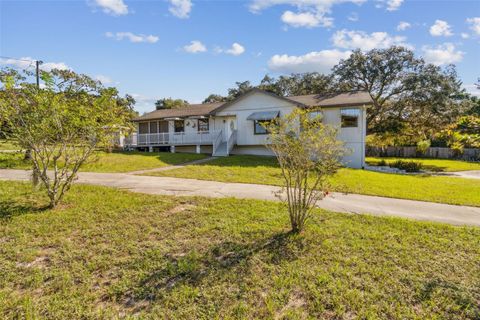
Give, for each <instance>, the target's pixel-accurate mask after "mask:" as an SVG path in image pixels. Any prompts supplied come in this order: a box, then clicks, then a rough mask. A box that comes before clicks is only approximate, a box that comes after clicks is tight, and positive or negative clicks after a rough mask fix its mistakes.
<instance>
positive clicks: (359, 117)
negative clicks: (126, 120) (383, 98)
mask: <svg viewBox="0 0 480 320" xmlns="http://www.w3.org/2000/svg"><path fill="white" fill-rule="evenodd" d="M371 103H372V99H371V97H370V95H369V94H368V93H367V92H363V91H355V92H347V93H339V94H329V95H314V94H313V95H303V96H291V97H280V96H277V95H275V94H273V93H270V92H267V91H263V90H260V89H252V90H250V91H248V92H247V93H245V94H243V95H242V96H240V97H238V98H237V99H235V100H233V101H229V102H219V103H208V104H192V105H188V106H186V107H183V108H179V109H162V110H156V111H152V112H150V113H146V114H144V115H142V116H140V117H137V118H135V119H134V120H133V121H134V122H135V123H136V124H137V133H136V134H134V135H133V136H131V137H129V138H128V139H127V141H126V144H127V145H128V146H129V148H133V149H137V150H146V151H147V150H148V151H154V150H160V151H162V150H164V151H170V152H192V153H193V152H196V153H210V154H212V155H214V156H228V155H230V154H252V155H272V153H271V151H270V150H269V149H268V148H266V147H265V143H266V141H267V136H268V133H267V132H266V130H265V129H264V127H263V126H262V122H264V121H270V120H272V119H274V118H276V117H282V116H284V115H286V114H288V113H290V112H291V111H292V110H294V109H295V108H305V109H312V110H320V111H321V113H322V115H323V118H322V119H323V120H322V121H324V123H327V124H333V125H338V127H340V130H339V136H338V138H339V139H340V140H343V141H344V142H345V145H346V147H347V148H349V149H350V150H351V152H349V154H348V155H347V156H346V157H345V158H344V163H345V165H347V166H349V167H354V168H361V167H363V166H364V163H365V132H366V121H365V120H366V107H367V106H368V105H370V104H371Z"/></svg>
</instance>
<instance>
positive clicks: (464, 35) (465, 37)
mask: <svg viewBox="0 0 480 320" xmlns="http://www.w3.org/2000/svg"><path fill="white" fill-rule="evenodd" d="M460 36H461V37H462V39H468V38H470V35H469V34H468V33H465V32H462V33H461V34H460Z"/></svg>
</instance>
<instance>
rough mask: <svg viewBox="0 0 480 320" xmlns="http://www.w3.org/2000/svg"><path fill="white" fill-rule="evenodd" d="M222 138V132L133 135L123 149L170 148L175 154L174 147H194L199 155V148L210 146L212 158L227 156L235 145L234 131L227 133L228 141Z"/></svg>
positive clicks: (150, 150)
mask: <svg viewBox="0 0 480 320" xmlns="http://www.w3.org/2000/svg"><path fill="white" fill-rule="evenodd" d="M224 136H225V135H224V132H223V130H217V131H198V132H188V133H186V132H175V133H169V132H163V133H145V134H138V133H133V134H132V135H130V136H128V137H126V138H125V140H124V141H125V147H126V148H128V149H141V148H148V151H149V152H153V149H154V148H158V147H170V151H171V152H176V150H175V147H177V146H178V147H180V146H182V147H183V146H196V148H195V150H196V153H200V150H201V149H200V147H201V146H212V155H213V156H228V155H229V153H230V151H231V150H232V149H233V146H234V145H235V144H236V130H232V131H231V132H229V133H228V139H224Z"/></svg>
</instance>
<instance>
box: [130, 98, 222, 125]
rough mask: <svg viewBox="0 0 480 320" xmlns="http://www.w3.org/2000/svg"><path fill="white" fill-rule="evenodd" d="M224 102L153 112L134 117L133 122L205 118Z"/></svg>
mask: <svg viewBox="0 0 480 320" xmlns="http://www.w3.org/2000/svg"><path fill="white" fill-rule="evenodd" d="M224 103H225V102H215V103H204V104H190V105H188V106H186V107H182V108H178V109H161V110H155V111H152V112H149V113H146V114H144V115H142V116H140V117H136V118H134V119H133V121H142V120H155V119H164V118H175V117H179V118H182V117H194V116H205V115H209V114H211V113H212V112H213V111H215V110H216V109H217V108H218V107H220V106H221V105H223V104H224Z"/></svg>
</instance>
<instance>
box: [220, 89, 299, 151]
mask: <svg viewBox="0 0 480 320" xmlns="http://www.w3.org/2000/svg"><path fill="white" fill-rule="evenodd" d="M294 108H295V105H294V104H293V103H290V102H288V101H284V100H282V99H278V98H275V97H272V96H269V95H266V94H262V93H254V94H252V95H249V96H247V97H245V98H243V99H240V100H239V101H237V102H236V103H234V104H232V105H230V106H228V107H227V108H225V109H223V110H221V111H220V112H217V113H216V116H234V117H236V128H237V130H238V132H237V145H239V146H248V145H263V144H265V142H266V139H267V137H268V135H256V134H254V131H253V121H252V120H247V117H248V116H249V115H251V114H252V113H254V112H259V111H276V110H278V111H280V116H281V117H282V116H285V115H286V114H288V113H290V112H292V110H293V109H294ZM221 121H222V122H223V119H222V120H221ZM216 124H217V123H216Z"/></svg>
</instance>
